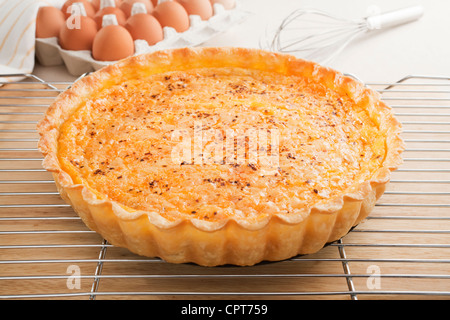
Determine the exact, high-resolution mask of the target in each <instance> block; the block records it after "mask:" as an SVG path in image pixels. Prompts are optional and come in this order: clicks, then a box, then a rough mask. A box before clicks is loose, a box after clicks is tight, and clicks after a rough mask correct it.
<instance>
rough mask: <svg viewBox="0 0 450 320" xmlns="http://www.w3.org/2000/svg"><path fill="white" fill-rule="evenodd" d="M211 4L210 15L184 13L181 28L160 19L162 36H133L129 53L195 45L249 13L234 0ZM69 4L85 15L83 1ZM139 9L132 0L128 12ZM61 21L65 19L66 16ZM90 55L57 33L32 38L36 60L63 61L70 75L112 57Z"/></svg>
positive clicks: (161, 0)
mask: <svg viewBox="0 0 450 320" xmlns="http://www.w3.org/2000/svg"><path fill="white" fill-rule="evenodd" d="M116 1H117V0H116ZM172 1H173V2H175V1H174V0H159V2H158V5H157V6H156V8H158V6H159V5H161V4H162V3H165V2H172ZM183 1H186V0H178V1H177V2H181V3H182V2H183ZM102 2H106V0H102ZM113 6H114V5H113ZM211 6H212V15H211V17H210V18H209V19H207V20H206V19H202V17H201V16H200V15H197V14H190V15H188V19H189V25H188V28H187V30H185V31H182V32H179V31H177V29H175V28H174V27H172V26H163V23H161V25H162V39H161V40H160V41H157V42H155V41H153V42H155V43H153V44H149V43H148V42H147V41H146V40H134V41H133V44H134V53H131V54H130V55H133V54H134V55H138V54H144V53H150V52H154V51H158V50H164V49H174V48H181V47H192V46H198V45H200V44H202V43H204V42H206V41H207V40H209V39H211V38H212V37H214V36H216V35H218V34H220V33H222V32H224V31H226V30H228V29H229V28H230V27H231V26H233V25H236V24H238V23H241V22H242V21H244V20H245V19H246V18H247V17H248V16H249V13H248V12H245V11H243V10H241V4H240V1H238V0H211ZM72 7H74V8H71V10H72V11H73V10H74V11H77V10H78V13H79V14H81V15H87V12H86V11H85V10H83V5H81V8H80V4H78V3H76V5H75V6H72ZM156 8H155V10H156ZM143 10H145V11H147V10H148V8H143V6H142V4H141V3H135V4H134V5H133V9H132V13H131V16H133V15H135V14H138V13H143ZM186 11H187V10H186ZM97 12H98V11H97ZM107 16H109V17H107ZM152 16H155V15H152ZM115 18H116V19H112V17H111V16H110V14H105V15H104V16H103V17H102V21H105V26H107V25H110V24H113V25H119V23H118V19H117V17H115ZM158 21H159V20H158ZM44 22H45V21H44ZM65 23H66V24H67V23H69V20H67V21H66V22H65ZM102 28H103V25H102ZM100 30H101V29H100ZM97 35H98V34H97ZM116 44H117V43H116ZM94 57H95V55H94V54H93V49H90V50H66V49H63V48H62V47H61V43H60V40H59V38H58V37H48V38H43V37H42V38H39V37H38V38H37V39H36V58H37V60H38V61H39V63H40V64H41V65H43V66H56V65H62V64H64V65H65V66H66V68H67V70H68V72H69V73H70V74H71V75H73V76H80V75H82V74H84V73H87V72H92V71H95V70H98V69H101V68H103V67H105V66H107V65H109V64H111V63H114V62H115V61H116V60H113V61H102V60H104V59H102V60H100V59H95V58H94Z"/></svg>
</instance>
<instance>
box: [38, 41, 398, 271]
mask: <svg viewBox="0 0 450 320" xmlns="http://www.w3.org/2000/svg"><path fill="white" fill-rule="evenodd" d="M38 131H39V133H40V135H41V139H40V142H39V149H40V150H41V152H42V153H43V155H44V161H43V166H44V168H45V169H47V170H48V171H50V172H52V173H53V177H54V179H55V182H56V185H57V187H58V190H59V192H60V194H61V196H62V198H63V199H64V200H65V201H67V202H68V203H69V204H71V205H72V207H73V208H74V210H75V211H76V212H77V213H78V215H79V216H80V217H81V218H82V220H83V221H84V223H85V224H86V225H87V226H88V227H89V228H90V229H92V230H95V231H96V232H98V233H99V234H101V235H102V236H103V237H104V238H105V239H106V240H108V241H109V242H110V243H111V244H113V245H116V246H120V247H126V248H128V249H129V250H130V251H132V252H134V253H137V254H140V255H143V256H148V257H160V258H162V259H164V260H166V261H168V262H173V263H184V262H193V263H196V264H199V265H204V266H217V265H223V264H234V265H253V264H256V263H258V262H260V261H263V260H269V261H276V260H282V259H287V258H290V257H292V256H295V255H297V254H309V253H314V252H317V251H318V250H320V249H321V248H322V247H323V246H324V245H325V244H326V243H328V242H332V241H335V240H337V239H339V238H341V237H342V236H344V235H345V234H346V233H347V232H348V231H349V230H350V229H351V228H352V227H353V226H355V225H357V224H358V223H359V222H360V221H361V220H362V219H364V218H365V217H367V215H368V214H369V213H370V212H371V210H372V209H373V207H374V205H375V202H376V201H377V200H378V199H379V198H380V196H381V195H382V194H383V192H384V190H385V187H386V185H387V183H388V182H389V179H390V176H391V172H392V171H393V170H395V169H396V168H397V167H398V166H399V165H400V164H401V161H402V160H401V153H402V151H403V148H404V145H403V141H402V140H401V138H400V131H401V126H400V124H399V122H398V121H397V120H396V118H395V117H394V115H393V112H392V109H391V108H390V107H388V106H387V105H386V104H385V103H384V102H383V101H381V99H380V97H379V95H378V94H377V93H376V92H374V91H373V90H371V89H370V88H367V87H365V86H364V85H363V84H362V83H360V82H358V81H356V80H355V79H353V78H350V77H347V76H344V75H343V74H341V73H339V72H337V71H335V70H332V69H329V68H326V67H323V66H320V65H318V64H316V63H314V62H310V61H305V60H301V59H297V58H295V57H293V56H290V55H284V54H277V53H272V52H266V51H262V50H257V49H243V48H196V49H191V48H183V49H175V50H167V51H159V52H155V53H151V54H146V55H140V56H135V57H131V58H127V59H125V60H122V61H119V62H117V63H115V64H112V65H110V66H108V67H105V68H103V69H101V70H99V71H97V72H94V73H92V74H90V75H88V76H86V77H84V78H82V79H80V80H78V81H77V82H75V83H74V84H73V86H72V87H71V88H70V89H68V90H67V91H65V92H63V93H62V94H61V95H60V96H59V97H58V98H57V99H56V100H55V102H54V103H53V104H52V105H51V106H50V107H49V109H48V110H47V112H46V114H45V117H44V119H43V120H42V121H41V122H40V123H39V125H38ZM255 141H258V142H255ZM267 142H269V143H267ZM239 152H240V154H238V153H239ZM250 155H253V157H250ZM255 155H256V157H255ZM267 159H269V160H270V161H268V160H267Z"/></svg>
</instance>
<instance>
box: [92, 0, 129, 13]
mask: <svg viewBox="0 0 450 320" xmlns="http://www.w3.org/2000/svg"><path fill="white" fill-rule="evenodd" d="M91 2H92V5H93V6H94V9H95V11H98V10H100V5H101V2H102V0H92V1H91ZM114 2H115V4H116V8H119V7H120V5H121V4H122V0H114Z"/></svg>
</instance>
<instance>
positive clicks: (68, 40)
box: [59, 16, 97, 50]
mask: <svg viewBox="0 0 450 320" xmlns="http://www.w3.org/2000/svg"><path fill="white" fill-rule="evenodd" d="M96 34H97V24H96V23H95V21H94V19H92V18H89V17H86V16H71V17H70V18H69V19H68V20H67V21H66V23H65V24H64V25H63V27H62V28H61V31H60V32H59V44H60V46H61V48H63V49H65V50H92V43H93V41H94V38H95V35H96Z"/></svg>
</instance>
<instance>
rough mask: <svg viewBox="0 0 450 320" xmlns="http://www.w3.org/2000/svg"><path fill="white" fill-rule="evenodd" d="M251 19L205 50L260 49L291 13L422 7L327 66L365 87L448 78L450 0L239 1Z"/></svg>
mask: <svg viewBox="0 0 450 320" xmlns="http://www.w3.org/2000/svg"><path fill="white" fill-rule="evenodd" d="M241 2H242V9H243V10H246V11H249V12H251V15H250V16H249V17H248V18H247V19H246V20H245V21H244V22H243V23H241V24H239V25H236V26H233V27H232V28H231V29H229V30H228V31H226V32H224V33H222V34H220V35H218V36H216V37H214V38H213V39H211V40H209V41H208V42H206V43H204V44H203V46H240V47H249V48H259V45H260V41H261V39H263V38H264V35H265V34H266V30H267V28H270V27H274V26H277V25H279V23H280V22H281V21H282V20H283V18H285V17H286V16H287V15H289V14H290V13H291V12H292V11H293V10H295V9H299V8H316V9H320V10H323V11H328V12H332V13H334V14H335V15H336V16H340V17H343V18H351V19H354V18H359V17H363V16H366V15H367V13H368V10H370V9H368V8H372V10H373V9H374V8H375V9H379V10H380V11H381V12H384V11H390V10H395V9H399V8H403V7H406V6H410V5H418V4H419V5H422V6H423V7H424V10H425V11H424V15H423V17H422V18H421V19H420V20H418V21H415V22H412V23H409V24H405V25H402V26H398V27H395V28H392V29H388V30H383V31H377V32H374V33H370V34H365V35H363V36H362V37H360V38H358V39H357V40H356V41H354V42H352V43H351V44H350V45H349V46H348V47H347V48H346V49H345V50H344V52H343V53H342V54H341V55H339V56H338V57H337V58H336V59H335V60H333V61H332V62H331V63H330V65H329V66H331V67H333V68H335V69H337V70H340V71H342V72H345V73H352V74H354V75H356V76H357V77H358V78H360V79H362V80H363V81H365V82H394V81H397V80H399V79H400V78H402V77H404V76H407V75H410V74H415V75H436V76H449V77H450V1H448V0H428V1H424V0H422V1H421V0H395V1H393V0H390V1H388V0H358V1H357V0H339V1H333V0H316V1H312V0H241ZM34 74H36V75H37V76H39V77H41V78H42V79H44V80H47V81H72V80H74V79H75V77H73V76H71V75H70V74H69V73H68V72H67V71H66V69H65V67H64V66H58V67H50V68H49V67H43V66H40V65H39V64H36V66H35V69H34Z"/></svg>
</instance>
